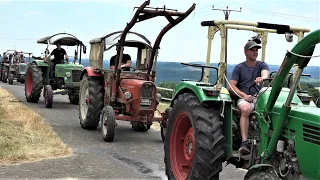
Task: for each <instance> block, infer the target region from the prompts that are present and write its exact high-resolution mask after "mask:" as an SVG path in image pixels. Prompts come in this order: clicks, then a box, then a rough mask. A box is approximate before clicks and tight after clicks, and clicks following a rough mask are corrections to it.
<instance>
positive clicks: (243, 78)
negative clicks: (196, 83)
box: [230, 40, 269, 154]
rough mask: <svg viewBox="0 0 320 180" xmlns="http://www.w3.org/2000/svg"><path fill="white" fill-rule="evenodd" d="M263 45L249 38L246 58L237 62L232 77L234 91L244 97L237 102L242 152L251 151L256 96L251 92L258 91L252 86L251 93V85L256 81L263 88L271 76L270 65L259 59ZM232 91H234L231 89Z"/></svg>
mask: <svg viewBox="0 0 320 180" xmlns="http://www.w3.org/2000/svg"><path fill="white" fill-rule="evenodd" d="M260 48H261V46H260V45H258V44H257V43H256V42H255V41H252V40H249V41H248V42H247V43H246V44H245V46H244V54H245V56H246V60H245V61H244V62H242V63H240V64H237V65H236V66H235V67H234V69H233V72H232V77H231V79H230V85H231V87H232V89H234V91H235V92H236V93H237V94H238V95H240V96H241V97H242V98H239V100H238V102H237V107H238V108H239V109H240V111H241V117H240V129H241V137H242V143H241V147H240V149H239V151H240V153H244V154H246V153H249V152H250V151H249V145H248V140H247V136H248V129H249V116H250V113H251V112H253V110H254V107H255V103H256V98H254V97H253V96H252V95H250V94H256V93H258V92H257V90H256V89H255V88H252V90H251V93H250V92H249V87H250V86H251V85H253V84H254V83H256V84H257V85H258V89H261V88H262V87H263V86H262V84H263V79H265V78H268V77H269V66H268V64H266V63H265V62H262V61H258V60H257V57H258V49H260ZM253 90H254V91H255V92H252V91H253ZM231 92H232V93H234V92H233V91H232V90H231Z"/></svg>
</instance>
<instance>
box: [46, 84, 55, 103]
mask: <svg viewBox="0 0 320 180" xmlns="http://www.w3.org/2000/svg"><path fill="white" fill-rule="evenodd" d="M44 102H45V104H46V108H52V104H53V91H52V87H51V85H46V86H45V88H44Z"/></svg>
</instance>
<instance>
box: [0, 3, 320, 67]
mask: <svg viewBox="0 0 320 180" xmlns="http://www.w3.org/2000/svg"><path fill="white" fill-rule="evenodd" d="M57 2H59V3H57ZM143 2H144V0H139V1H138V0H132V1H129V2H124V1H123V0H93V1H90V2H89V1H86V0H56V1H54V0H42V1H41V0H37V1H34V0H30V1H26V0H20V1H15V0H0V4H1V7H2V10H1V11H0V16H1V17H2V19H3V21H5V22H6V24H5V27H2V28H1V33H0V34H1V35H0V51H2V52H4V51H6V50H7V49H12V48H15V49H17V50H18V51H20V50H22V51H26V52H32V53H33V55H34V56H40V54H41V52H43V51H44V49H45V47H46V45H43V44H37V43H36V41H37V40H39V39H40V38H43V37H45V36H48V35H52V34H56V33H59V32H67V33H71V34H73V35H75V36H76V37H78V38H79V39H80V40H81V41H83V42H84V44H85V45H86V46H87V53H86V54H85V55H84V54H82V57H83V58H84V59H85V58H88V55H89V52H90V44H89V41H90V40H91V39H94V38H96V37H101V36H104V35H106V34H108V33H110V32H114V31H118V30H123V29H124V28H125V25H126V23H128V22H129V20H131V17H132V15H133V13H134V12H133V11H132V10H133V7H134V6H140V5H141V4H142V3H143ZM193 2H194V3H196V9H195V11H193V12H192V13H191V14H190V15H189V16H188V17H187V18H186V19H185V20H184V21H182V22H181V23H180V24H178V25H177V26H175V27H173V28H172V29H171V30H170V31H169V32H167V33H166V34H165V36H164V37H163V39H162V41H161V44H160V48H161V49H160V52H159V57H158V61H161V62H205V61H206V53H207V27H202V26H201V25H200V23H201V21H207V20H214V19H215V20H217V19H220V20H222V19H224V14H223V12H222V11H214V10H212V6H214V7H215V8H225V7H226V6H229V9H233V10H237V9H238V10H239V8H240V7H242V10H241V12H231V14H230V17H229V19H230V20H237V21H247V22H266V23H275V24H287V25H290V26H292V27H304V28H309V29H310V32H312V31H314V30H316V29H319V22H320V19H319V17H320V2H319V1H314V0H308V1H307V0H296V1H281V2H279V1H275V0H270V1H268V3H266V1H263V0H260V1H245V0H243V1H234V0H233V1H232V0H231V1H228V0H225V1H222V0H216V1H213V2H211V1H206V0H194V1H191V0H185V1H183V3H182V1H169V0H161V1H160V0H151V1H150V7H163V5H166V6H167V7H168V8H172V9H178V11H181V12H184V11H186V10H187V9H188V8H189V7H190V6H191V5H192V3H193ZM261 3H263V4H264V6H263V8H260V7H261ZM302 4H303V7H304V8H301V5H302ZM230 5H232V6H230ZM12 9H15V11H16V12H21V13H11V10H12ZM57 9H59V11H58V12H61V13H54V14H53V13H51V12H57ZM115 18H116V20H115ZM17 19H19V21H17ZM44 22H45V23H44ZM39 24H44V25H39ZM166 24H167V21H166V19H165V18H163V17H157V18H154V19H151V20H149V21H146V22H141V23H137V24H136V25H135V26H134V27H133V29H132V31H135V32H139V33H141V34H143V35H145V36H146V37H147V38H148V39H149V40H150V41H151V42H152V44H153V42H154V40H155V38H156V36H157V35H158V32H159V31H160V30H161V29H162V28H163V27H164V26H165V25H166ZM21 27H23V28H21ZM255 34H256V33H254V32H252V31H238V30H229V31H228V51H227V52H228V55H227V59H228V64H238V63H239V62H240V61H241V62H242V61H243V60H244V54H243V46H244V44H245V42H246V41H247V40H248V39H249V38H251V37H252V36H254V35H255ZM308 34H309V33H306V34H305V36H306V35H308ZM268 36H269V37H268V43H267V49H266V59H265V62H267V63H268V64H270V65H280V64H281V63H282V61H283V58H284V55H285V54H286V50H291V49H292V47H293V46H294V44H295V43H296V42H297V37H296V36H294V39H293V43H288V42H286V40H285V37H284V35H283V34H281V35H276V34H274V33H269V35H268ZM54 48H55V46H54V45H51V46H49V50H50V52H51V51H52V50H53V49H54ZM219 48H220V33H219V32H218V33H216V34H215V36H214V39H213V43H212V49H211V50H212V51H211V63H214V62H218V61H219V59H220V49H219ZM65 49H66V51H67V53H68V55H69V56H73V51H74V48H73V47H66V48H65ZM115 52H116V51H115V48H112V49H111V50H110V51H109V52H107V53H104V59H106V60H107V59H109V58H110V57H111V56H112V55H114V54H115ZM135 52H136V51H135V50H132V49H131V48H129V47H128V48H126V51H125V53H128V54H130V55H131V54H132V57H135V56H136V53H135ZM186 52H187V53H186ZM319 54H320V48H319V45H317V46H316V49H315V51H314V55H319ZM239 57H240V58H239ZM239 59H243V60H239ZM258 59H261V51H260V52H259V56H258ZM279 59H281V62H280V61H279ZM309 66H320V57H316V58H312V59H311V61H310V62H309Z"/></svg>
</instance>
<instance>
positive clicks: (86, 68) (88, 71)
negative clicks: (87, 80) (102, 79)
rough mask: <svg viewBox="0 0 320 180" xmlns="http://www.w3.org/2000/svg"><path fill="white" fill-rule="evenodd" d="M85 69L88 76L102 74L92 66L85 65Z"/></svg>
mask: <svg viewBox="0 0 320 180" xmlns="http://www.w3.org/2000/svg"><path fill="white" fill-rule="evenodd" d="M85 70H86V71H87V74H88V76H102V74H100V73H96V72H94V71H93V68H92V67H90V66H89V67H85Z"/></svg>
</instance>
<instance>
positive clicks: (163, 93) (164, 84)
mask: <svg viewBox="0 0 320 180" xmlns="http://www.w3.org/2000/svg"><path fill="white" fill-rule="evenodd" d="M176 86H177V83H176V82H174V81H170V82H165V81H162V82H160V83H159V84H158V87H163V88H168V89H174V88H175V87H176ZM157 91H158V93H160V94H161V96H162V97H164V98H172V94H173V92H171V91H167V90H162V89H158V90H157Z"/></svg>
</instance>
